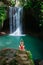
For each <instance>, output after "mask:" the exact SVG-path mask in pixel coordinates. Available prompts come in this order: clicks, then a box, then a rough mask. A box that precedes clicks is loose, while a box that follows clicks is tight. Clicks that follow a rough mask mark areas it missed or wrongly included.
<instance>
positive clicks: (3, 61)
mask: <svg viewBox="0 0 43 65" xmlns="http://www.w3.org/2000/svg"><path fill="white" fill-rule="evenodd" d="M0 65H34V63H33V60H32V56H31V53H30V51H20V50H14V49H4V50H2V51H0Z"/></svg>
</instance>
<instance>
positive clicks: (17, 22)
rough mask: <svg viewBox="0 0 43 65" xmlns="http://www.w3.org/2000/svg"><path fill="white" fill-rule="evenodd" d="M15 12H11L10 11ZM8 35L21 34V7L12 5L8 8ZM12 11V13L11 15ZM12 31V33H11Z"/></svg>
mask: <svg viewBox="0 0 43 65" xmlns="http://www.w3.org/2000/svg"><path fill="white" fill-rule="evenodd" d="M11 10H12V11H13V12H15V13H12V11H11ZM9 13H10V16H12V18H11V17H10V33H11V34H10V35H11V36H16V35H17V36H20V35H22V16H23V7H13V9H12V8H10V12H9ZM11 13H12V15H11ZM12 31H13V33H12Z"/></svg>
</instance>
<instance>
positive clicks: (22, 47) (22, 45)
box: [19, 41, 25, 51]
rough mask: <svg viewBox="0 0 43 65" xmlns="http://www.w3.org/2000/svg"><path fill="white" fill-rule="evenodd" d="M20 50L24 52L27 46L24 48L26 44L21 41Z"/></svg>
mask: <svg viewBox="0 0 43 65" xmlns="http://www.w3.org/2000/svg"><path fill="white" fill-rule="evenodd" d="M19 50H22V51H24V50H25V46H24V42H23V41H20V46H19Z"/></svg>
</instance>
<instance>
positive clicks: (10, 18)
mask: <svg viewBox="0 0 43 65" xmlns="http://www.w3.org/2000/svg"><path fill="white" fill-rule="evenodd" d="M12 8H13V7H9V24H10V33H12Z"/></svg>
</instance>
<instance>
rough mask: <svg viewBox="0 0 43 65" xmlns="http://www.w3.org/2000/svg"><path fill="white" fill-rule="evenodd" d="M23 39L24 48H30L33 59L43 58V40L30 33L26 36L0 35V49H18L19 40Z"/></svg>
mask: <svg viewBox="0 0 43 65" xmlns="http://www.w3.org/2000/svg"><path fill="white" fill-rule="evenodd" d="M21 39H23V40H24V44H25V48H26V50H30V51H31V53H32V56H33V59H43V40H39V39H38V38H37V37H33V36H30V35H27V36H9V35H4V36H0V50H1V49H3V48H14V49H18V47H19V44H20V40H21Z"/></svg>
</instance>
